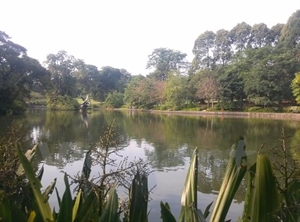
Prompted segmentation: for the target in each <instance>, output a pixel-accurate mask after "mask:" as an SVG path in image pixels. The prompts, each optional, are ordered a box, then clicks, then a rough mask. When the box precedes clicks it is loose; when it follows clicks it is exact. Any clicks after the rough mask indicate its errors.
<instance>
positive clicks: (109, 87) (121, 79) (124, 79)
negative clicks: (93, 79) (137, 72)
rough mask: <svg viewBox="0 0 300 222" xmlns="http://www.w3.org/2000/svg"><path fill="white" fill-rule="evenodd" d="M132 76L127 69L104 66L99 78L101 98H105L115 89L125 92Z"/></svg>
mask: <svg viewBox="0 0 300 222" xmlns="http://www.w3.org/2000/svg"><path fill="white" fill-rule="evenodd" d="M130 78H131V74H130V73H129V72H127V71H126V70H125V69H117V68H113V67H110V66H105V67H102V69H101V70H100V78H99V81H100V85H99V94H100V95H101V96H100V99H102V100H105V98H106V96H107V95H108V93H110V92H113V91H116V92H120V93H124V91H125V87H126V85H127V83H128V82H129V81H130Z"/></svg>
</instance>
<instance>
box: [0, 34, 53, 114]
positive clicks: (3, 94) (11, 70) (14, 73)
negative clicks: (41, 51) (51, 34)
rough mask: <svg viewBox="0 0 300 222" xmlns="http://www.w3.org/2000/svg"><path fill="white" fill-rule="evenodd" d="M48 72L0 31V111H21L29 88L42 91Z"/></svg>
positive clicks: (45, 85)
mask: <svg viewBox="0 0 300 222" xmlns="http://www.w3.org/2000/svg"><path fill="white" fill-rule="evenodd" d="M48 82H49V73H48V72H47V70H46V69H45V68H43V67H42V66H41V65H40V63H39V62H38V61H37V60H35V59H33V58H30V57H28V56H27V54H26V49H25V48H24V47H23V46H21V45H18V44H16V43H14V42H12V41H10V37H9V36H8V35H7V34H6V33H5V32H2V31H0V113H5V112H7V111H8V110H12V111H16V112H18V111H23V110H24V109H25V99H28V98H30V91H31V90H38V91H39V92H42V93H43V92H44V89H46V88H47V83H48Z"/></svg>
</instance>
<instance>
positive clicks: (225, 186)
mask: <svg viewBox="0 0 300 222" xmlns="http://www.w3.org/2000/svg"><path fill="white" fill-rule="evenodd" d="M245 149H246V144H245V141H244V139H243V138H240V139H239V140H238V141H237V142H236V143H235V145H234V146H233V147H232V150H231V153H230V156H229V160H228V163H227V167H226V170H225V175H224V178H223V182H222V185H221V188H220V191H219V195H218V198H217V200H216V203H215V206H214V209H213V212H212V215H211V218H210V221H212V222H215V221H225V218H226V215H227V213H228V210H229V208H230V205H231V202H232V200H233V198H234V195H235V193H236V191H237V189H238V187H239V185H240V183H241V181H242V179H243V177H244V175H245V173H246V172H247V165H246V164H247V162H246V160H247V156H246V153H245Z"/></svg>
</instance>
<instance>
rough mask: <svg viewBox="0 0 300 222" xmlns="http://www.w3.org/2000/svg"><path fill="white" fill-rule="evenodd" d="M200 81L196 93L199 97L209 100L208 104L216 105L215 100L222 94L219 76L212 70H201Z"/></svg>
mask: <svg viewBox="0 0 300 222" xmlns="http://www.w3.org/2000/svg"><path fill="white" fill-rule="evenodd" d="M198 76H199V82H198V83H197V85H196V87H197V88H196V89H197V91H196V95H197V97H198V98H199V99H204V100H207V102H208V103H207V104H208V106H209V104H211V107H212V108H213V106H214V101H215V100H217V98H218V97H219V95H220V85H219V83H218V80H217V76H216V75H215V74H214V73H213V72H212V71H210V70H205V71H200V72H199V73H198Z"/></svg>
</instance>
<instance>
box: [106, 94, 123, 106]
mask: <svg viewBox="0 0 300 222" xmlns="http://www.w3.org/2000/svg"><path fill="white" fill-rule="evenodd" d="M123 98H124V95H123V94H122V93H120V92H116V91H114V92H112V93H109V94H108V95H107V97H106V100H105V105H106V107H110V108H120V107H121V106H123V105H124V102H123Z"/></svg>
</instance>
